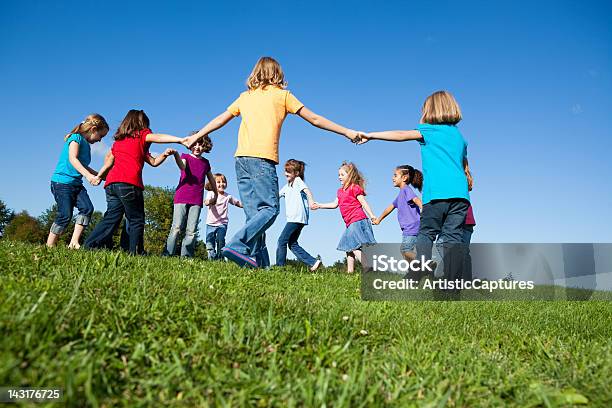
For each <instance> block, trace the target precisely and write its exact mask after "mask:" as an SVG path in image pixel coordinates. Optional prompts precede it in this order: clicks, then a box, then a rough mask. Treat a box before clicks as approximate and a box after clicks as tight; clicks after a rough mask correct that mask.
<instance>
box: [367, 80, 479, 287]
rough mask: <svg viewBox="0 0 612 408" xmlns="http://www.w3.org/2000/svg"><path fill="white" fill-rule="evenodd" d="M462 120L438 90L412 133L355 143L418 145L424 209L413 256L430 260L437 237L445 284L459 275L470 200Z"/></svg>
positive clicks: (383, 135)
mask: <svg viewBox="0 0 612 408" xmlns="http://www.w3.org/2000/svg"><path fill="white" fill-rule="evenodd" d="M461 119H462V116H461V109H460V108H459V105H458V104H457V101H455V98H454V97H453V96H452V95H451V94H450V93H449V92H446V91H438V92H435V93H433V94H432V95H430V96H429V97H428V98H427V99H426V100H425V103H424V104H423V109H422V116H421V124H420V125H419V126H418V127H417V129H416V130H392V131H386V132H374V133H368V134H363V133H361V134H360V139H361V140H360V141H359V143H360V144H361V143H365V142H366V141H368V140H370V139H378V140H388V141H392V142H402V141H406V140H416V141H418V142H419V144H420V145H421V160H422V165H423V211H422V213H421V225H420V229H419V233H418V235H417V242H416V247H417V254H418V255H422V256H424V257H425V259H431V247H432V244H433V241H434V240H435V239H436V236H439V238H440V240H441V241H442V242H443V243H444V244H443V245H444V276H445V278H446V279H449V280H455V279H462V277H463V276H462V273H463V271H462V269H463V258H464V256H465V251H464V245H463V244H462V242H463V227H464V224H465V217H466V214H467V210H468V207H469V200H470V196H469V193H468V181H467V177H466V173H468V172H469V168H468V160H467V143H466V141H465V139H464V138H463V136H462V135H461V132H460V131H459V129H458V128H457V126H456V125H457V123H459V122H460V121H461ZM431 269H432V270H431V271H428V270H424V271H422V272H426V273H427V272H433V270H434V269H435V266H434V267H433V268H431Z"/></svg>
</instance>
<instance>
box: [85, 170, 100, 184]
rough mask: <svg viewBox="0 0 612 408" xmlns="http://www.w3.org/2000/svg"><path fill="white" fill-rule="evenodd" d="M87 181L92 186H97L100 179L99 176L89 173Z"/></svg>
mask: <svg viewBox="0 0 612 408" xmlns="http://www.w3.org/2000/svg"><path fill="white" fill-rule="evenodd" d="M87 181H88V182H89V184H91V185H92V186H97V185H98V184H100V182H101V181H102V179H101V178H100V177H99V176H94V175H93V174H91V173H90V174H88V175H87Z"/></svg>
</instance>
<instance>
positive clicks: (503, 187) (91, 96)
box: [0, 1, 612, 263]
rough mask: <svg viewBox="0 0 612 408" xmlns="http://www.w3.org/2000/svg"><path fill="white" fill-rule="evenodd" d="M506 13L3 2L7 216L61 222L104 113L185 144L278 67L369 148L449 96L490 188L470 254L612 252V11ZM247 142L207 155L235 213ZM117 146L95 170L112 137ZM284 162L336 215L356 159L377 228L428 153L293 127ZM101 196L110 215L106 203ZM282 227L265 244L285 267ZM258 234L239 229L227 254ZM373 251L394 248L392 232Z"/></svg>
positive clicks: (393, 5)
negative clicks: (338, 196) (265, 61)
mask: <svg viewBox="0 0 612 408" xmlns="http://www.w3.org/2000/svg"><path fill="white" fill-rule="evenodd" d="M56 3H57V4H56ZM492 4H493V3H491V2H485V1H481V2H470V1H467V2H444V1H436V2H415V1H406V2H404V1H398V2H392V1H389V2H384V3H382V2H355V1H351V2H348V1H347V2H327V1H321V2H317V1H309V2H282V3H281V2H274V1H270V2H256V3H254V2H247V1H245V2H243V1H233V2H227V3H226V2H192V3H188V2H181V3H175V2H165V1H164V2H161V1H160V2H156V1H147V2H118V1H107V2H93V1H79V2H46V1H27V2H21V1H3V2H2V3H0V55H1V59H0V61H2V62H1V63H0V81H1V82H0V83H1V84H2V87H1V88H2V92H1V93H0V107H1V110H0V117H1V120H0V133H1V134H2V146H3V151H4V154H3V159H2V161H0V166H1V167H0V170H1V171H2V178H0V199H2V200H3V201H5V202H6V203H7V205H8V206H9V207H11V208H13V209H16V210H22V209H26V210H28V211H29V212H30V213H31V214H34V215H38V214H40V213H41V212H42V211H43V210H44V209H46V208H47V207H49V206H50V205H51V204H52V203H53V197H52V196H51V193H50V191H49V178H50V176H51V173H52V172H53V169H54V167H55V164H56V161H57V158H58V157H59V153H60V151H61V147H62V137H63V135H64V134H65V133H66V132H67V131H69V130H70V129H71V128H72V127H73V126H74V125H75V124H76V123H78V122H80V121H81V120H82V119H83V118H84V117H85V115H87V114H88V113H90V112H98V113H101V114H102V115H104V116H105V117H106V118H107V120H108V121H109V123H110V125H111V128H112V129H111V132H112V131H114V130H115V129H116V127H117V125H118V124H119V122H120V121H121V119H122V118H123V116H124V115H125V113H126V112H127V110H128V109H131V108H137V109H144V110H145V111H146V112H147V114H148V115H149V117H150V118H151V127H152V129H153V130H154V131H157V132H163V133H170V134H176V135H186V134H187V133H188V132H189V131H191V130H194V129H198V128H199V127H201V126H202V125H204V124H205V123H206V122H207V121H208V120H210V119H211V118H213V117H214V116H215V115H217V114H218V113H220V112H222V111H223V110H224V109H225V108H226V107H227V106H228V105H229V104H230V103H231V102H232V101H233V100H234V98H235V97H237V95H238V94H239V93H240V92H242V91H243V90H244V80H245V78H246V77H247V76H248V74H249V72H250V70H251V68H252V66H253V64H254V63H255V62H256V60H257V59H258V57H260V56H263V55H270V56H273V57H275V58H276V59H278V60H279V62H280V63H281V64H282V66H283V68H284V70H285V74H286V78H287V80H288V82H289V89H290V90H291V91H292V92H293V93H294V94H295V95H296V96H297V97H298V98H299V99H300V100H301V101H302V102H303V103H304V104H305V105H306V106H308V107H309V108H310V109H312V110H314V111H315V112H317V113H320V114H323V115H325V116H327V117H328V118H330V119H332V120H334V121H337V122H338V123H341V124H343V125H346V126H348V127H353V128H355V129H361V130H366V131H372V130H386V129H411V128H414V127H415V126H416V125H417V122H418V119H419V112H420V107H421V104H422V103H423V101H424V99H425V98H426V97H427V96H428V95H429V94H430V93H431V92H433V91H436V90H439V89H447V90H450V91H451V92H453V93H454V94H455V96H456V98H457V100H458V101H459V103H460V105H461V107H462V109H463V113H464V120H463V121H462V122H461V123H460V129H461V131H462V132H463V134H464V136H465V137H466V139H467V140H468V143H469V150H468V152H469V157H470V162H471V167H472V169H473V172H474V176H475V188H474V191H473V194H472V202H473V205H474V212H475V216H476V221H477V223H478V225H477V227H476V230H475V234H474V237H473V239H474V241H476V242H612V228H610V221H609V220H610V215H609V209H610V208H612V188H611V187H610V185H611V184H610V181H609V180H608V178H609V177H610V175H611V174H612V165H611V164H610V159H609V156H610V151H611V148H612V141H611V139H612V138H611V136H612V135H611V133H612V131H611V130H610V127H609V126H608V125H607V123H606V122H602V120H603V119H607V118H608V117H609V115H610V112H611V108H612V82H611V72H612V70H611V68H612V67H611V62H612V60H611V58H612V52H611V51H612V47H611V44H612V41H611V40H612V31H611V30H612V28H611V27H612V21H611V20H612V19H611V17H610V16H612V6H611V5H610V3H609V2H605V1H601V2H598V1H589V2H576V1H549V2H547V1H542V2H537V4H533V2H528V1H516V2H505V3H500V4H497V2H496V3H495V6H493V5H492ZM238 125H239V120H237V119H236V120H234V121H232V122H231V123H230V124H229V125H228V126H226V127H224V128H223V129H221V130H220V131H218V132H216V133H214V134H212V135H211V137H212V139H213V142H214V143H215V146H214V149H213V151H212V153H211V154H210V156H209V159H210V161H211V163H212V165H213V169H214V171H220V172H223V173H225V174H226V175H227V176H228V179H229V187H228V190H229V192H230V193H235V194H237V193H238V191H237V188H236V183H235V176H234V169H233V158H232V156H233V152H234V150H235V147H236V139H237V133H238ZM104 143H105V146H101V145H100V146H96V148H95V149H94V151H95V152H97V153H96V154H95V155H94V158H93V161H92V167H94V168H97V167H99V166H100V164H101V156H102V154H103V152H104V150H105V149H106V148H108V147H110V144H111V137H107V138H106V140H105V141H104ZM152 150H154V151H158V152H159V151H162V147H157V148H153V149H152ZM280 155H281V161H284V160H286V159H289V158H297V159H301V160H304V161H305V162H307V164H308V167H307V173H306V182H307V183H308V184H309V185H310V187H311V190H312V191H313V193H314V195H315V198H316V199H317V200H319V201H331V200H333V198H334V196H335V191H336V189H337V188H338V181H337V176H336V174H337V168H338V166H339V164H340V163H341V162H342V160H352V161H354V162H356V164H357V165H358V166H359V168H360V169H361V170H362V171H363V173H364V174H365V175H366V177H367V180H368V186H367V189H366V191H367V193H368V196H367V198H368V200H369V202H370V205H371V206H372V207H373V209H374V212H375V213H377V214H380V213H381V212H382V210H383V209H384V208H385V207H386V206H387V205H388V204H389V203H390V202H391V201H392V200H393V198H394V197H395V195H396V194H397V191H396V190H395V189H394V188H393V187H392V184H391V173H392V171H393V168H394V166H395V165H398V164H412V165H415V166H417V167H420V152H419V146H418V144H417V143H414V142H412V143H411V142H406V143H401V144H394V143H386V142H371V143H368V144H366V145H364V146H354V145H351V144H350V143H348V142H346V141H345V140H344V139H343V138H342V137H340V136H337V135H335V134H332V133H327V132H324V131H321V130H319V129H316V128H314V127H312V126H310V125H308V124H307V123H306V122H304V121H303V120H302V119H300V118H299V117H295V116H290V117H288V118H287V120H286V122H285V125H284V127H283V132H282V138H281V149H280ZM278 173H279V176H280V175H281V174H282V173H281V167H280V166H279V172H278ZM178 177H179V172H178V169H177V168H176V166H175V165H174V163H172V162H170V161H169V162H167V163H165V164H164V165H162V166H161V167H159V168H157V169H152V168H146V169H145V172H144V179H145V183H147V184H152V185H158V186H175V185H176V183H177V182H178ZM89 192H90V196H91V198H92V201H93V202H94V205H95V206H96V208H97V209H98V210H101V211H104V210H105V207H106V205H105V200H104V191H103V189H102V188H99V187H98V188H94V187H89ZM282 211H283V212H281V216H279V218H278V219H277V221H276V223H275V224H274V226H273V227H272V228H271V229H270V230H269V234H268V246H269V247H270V249H271V250H272V252H273V251H274V250H275V248H276V239H277V237H278V235H279V234H280V231H281V229H282V228H283V226H284V222H285V220H284V207H283V209H282ZM203 219H204V217H202V220H203ZM243 219H244V217H243V215H242V213H241V211H240V210H238V209H232V210H231V212H230V228H229V235H231V234H232V233H233V232H234V231H236V229H237V228H238V227H239V226H240V225H241V223H242V221H243ZM201 225H202V226H203V224H201ZM343 228H344V226H343V223H342V220H341V217H340V214H339V212H338V211H337V210H336V211H329V210H328V211H318V212H314V213H313V214H312V216H311V225H310V226H308V227H307V228H305V230H304V232H303V234H302V239H301V242H302V244H303V246H304V247H305V248H306V249H307V250H309V251H310V252H311V253H313V254H321V255H322V256H323V258H324V261H327V262H328V263H331V262H332V261H334V260H336V259H338V258H340V257H341V255H342V254H341V253H339V252H337V251H336V250H335V247H336V244H337V242H338V239H339V237H340V235H341V234H342V232H343ZM374 233H375V236H376V238H377V240H378V241H379V242H393V241H398V240H399V239H400V231H399V227H398V225H397V221H396V220H395V217H394V215H393V216H391V217H389V218H388V219H387V220H385V221H384V222H383V224H382V225H380V226H377V227H375V229H374Z"/></svg>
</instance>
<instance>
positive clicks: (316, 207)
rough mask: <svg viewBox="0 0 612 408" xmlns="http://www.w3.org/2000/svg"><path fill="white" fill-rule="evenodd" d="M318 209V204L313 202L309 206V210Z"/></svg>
mask: <svg viewBox="0 0 612 408" xmlns="http://www.w3.org/2000/svg"><path fill="white" fill-rule="evenodd" d="M319 208H321V206H320V204H319V203H317V202H314V203H312V204H311V205H310V209H311V210H318V209H319Z"/></svg>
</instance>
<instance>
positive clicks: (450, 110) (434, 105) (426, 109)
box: [421, 91, 462, 125]
mask: <svg viewBox="0 0 612 408" xmlns="http://www.w3.org/2000/svg"><path fill="white" fill-rule="evenodd" d="M461 119H462V116H461V108H459V104H458V103H457V101H456V100H455V98H454V97H453V95H452V94H451V93H450V92H447V91H437V92H434V93H433V94H431V95H429V96H428V97H427V99H425V103H423V109H422V116H421V123H429V124H432V125H435V124H444V125H456V124H457V123H459V122H460V121H461Z"/></svg>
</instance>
